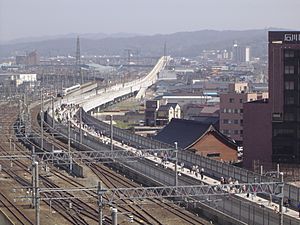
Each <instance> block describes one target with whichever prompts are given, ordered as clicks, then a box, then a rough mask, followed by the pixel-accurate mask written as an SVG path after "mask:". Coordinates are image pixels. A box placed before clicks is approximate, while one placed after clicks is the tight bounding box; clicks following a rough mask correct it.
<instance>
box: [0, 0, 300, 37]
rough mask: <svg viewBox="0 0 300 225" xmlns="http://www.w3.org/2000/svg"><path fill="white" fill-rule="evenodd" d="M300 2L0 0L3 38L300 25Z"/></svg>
mask: <svg viewBox="0 0 300 225" xmlns="http://www.w3.org/2000/svg"><path fill="white" fill-rule="evenodd" d="M299 9H300V0H205V1H204V0H105V1H104V0H0V40H8V39H15V38H20V37H31V36H33V37H34V36H44V35H57V34H67V33H98V32H103V33H119V32H126V33H142V34H156V33H173V32H178V31H194V30H201V29H218V30H224V29H235V30H236V29H249V28H266V27H280V28H290V29H297V30H299V29H300V18H299Z"/></svg>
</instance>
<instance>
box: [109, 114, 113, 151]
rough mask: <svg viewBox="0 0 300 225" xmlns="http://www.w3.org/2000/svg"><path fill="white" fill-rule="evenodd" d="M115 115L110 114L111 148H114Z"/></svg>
mask: <svg viewBox="0 0 300 225" xmlns="http://www.w3.org/2000/svg"><path fill="white" fill-rule="evenodd" d="M113 129H114V128H113V115H110V150H111V151H113V150H114V144H113V132H114V131H113Z"/></svg>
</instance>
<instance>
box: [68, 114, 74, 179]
mask: <svg viewBox="0 0 300 225" xmlns="http://www.w3.org/2000/svg"><path fill="white" fill-rule="evenodd" d="M68 154H69V160H70V162H69V172H70V174H71V173H72V170H73V162H72V156H71V121H70V120H69V121H68Z"/></svg>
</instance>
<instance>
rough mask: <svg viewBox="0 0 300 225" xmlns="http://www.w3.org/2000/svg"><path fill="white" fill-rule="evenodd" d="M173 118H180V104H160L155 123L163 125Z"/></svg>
mask: <svg viewBox="0 0 300 225" xmlns="http://www.w3.org/2000/svg"><path fill="white" fill-rule="evenodd" d="M173 118H181V110H180V106H179V105H178V104H177V103H167V104H166V105H161V106H160V107H159V109H158V110H157V115H156V125H158V126H164V125H166V124H168V123H169V122H170V121H171V119H173Z"/></svg>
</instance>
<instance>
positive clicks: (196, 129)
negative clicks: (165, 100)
mask: <svg viewBox="0 0 300 225" xmlns="http://www.w3.org/2000/svg"><path fill="white" fill-rule="evenodd" d="M209 126H210V124H207V123H206V124H205V123H201V122H198V121H193V120H183V119H172V120H171V122H170V123H169V124H168V125H167V126H165V127H164V128H163V129H162V130H161V131H160V132H159V133H158V134H157V135H156V136H154V137H153V138H154V139H156V140H159V141H162V142H165V143H168V144H171V145H174V142H175V141H177V143H178V147H180V148H186V147H187V146H189V145H190V144H192V143H193V142H194V141H196V140H197V139H198V138H199V137H201V136H202V135H203V134H204V133H205V131H206V130H207V129H208V128H209Z"/></svg>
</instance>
